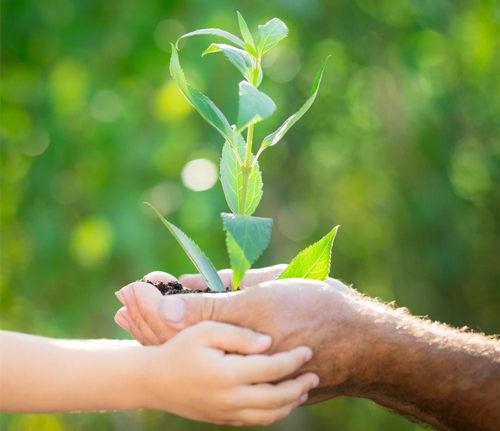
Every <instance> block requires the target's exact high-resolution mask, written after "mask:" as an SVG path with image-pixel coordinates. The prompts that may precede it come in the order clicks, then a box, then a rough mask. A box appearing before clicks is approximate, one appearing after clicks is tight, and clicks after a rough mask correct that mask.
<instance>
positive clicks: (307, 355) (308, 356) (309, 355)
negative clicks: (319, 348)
mask: <svg viewBox="0 0 500 431" xmlns="http://www.w3.org/2000/svg"><path fill="white" fill-rule="evenodd" d="M312 357H313V352H312V350H311V349H309V348H307V350H306V351H305V353H304V359H305V360H306V361H310V360H311V358H312Z"/></svg>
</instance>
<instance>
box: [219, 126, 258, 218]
mask: <svg viewBox="0 0 500 431" xmlns="http://www.w3.org/2000/svg"><path fill="white" fill-rule="evenodd" d="M234 142H235V148H234V147H232V146H231V144H230V143H229V142H227V141H226V142H225V144H224V147H223V148H222V158H221V162H220V181H221V183H222V189H223V190H224V196H225V197H226V202H227V204H228V206H229V208H230V210H231V211H232V212H233V213H235V214H241V215H252V214H253V213H254V212H255V210H256V209H257V206H258V205H259V203H260V200H261V198H262V174H261V172H260V169H259V164H258V163H257V162H255V163H254V164H253V165H252V167H251V171H250V173H249V176H248V186H247V199H246V203H245V207H244V208H242V200H243V199H242V194H243V176H244V172H243V167H242V166H241V165H240V163H239V162H238V159H237V157H236V154H235V150H236V151H238V154H239V157H240V159H241V160H243V158H244V157H245V141H244V140H243V137H242V136H241V134H239V133H238V132H235V137H234Z"/></svg>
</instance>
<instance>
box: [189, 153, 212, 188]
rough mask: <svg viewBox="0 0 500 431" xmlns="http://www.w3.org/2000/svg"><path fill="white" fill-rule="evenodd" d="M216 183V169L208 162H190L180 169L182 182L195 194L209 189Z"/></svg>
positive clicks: (200, 160)
mask: <svg viewBox="0 0 500 431" xmlns="http://www.w3.org/2000/svg"><path fill="white" fill-rule="evenodd" d="M216 181H217V168H216V167H215V164H214V163H213V162H211V161H210V160H207V159H196V160H191V161H190V162H188V163H187V164H186V166H184V169H182V182H183V183H184V185H185V186H186V187H187V188H188V189H191V190H194V191H195V192H201V191H203V190H208V189H211V188H212V187H213V186H214V184H215V182H216Z"/></svg>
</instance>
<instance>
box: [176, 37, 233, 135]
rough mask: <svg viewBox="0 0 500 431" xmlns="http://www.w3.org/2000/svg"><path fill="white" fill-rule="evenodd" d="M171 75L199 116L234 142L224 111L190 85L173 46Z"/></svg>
mask: <svg viewBox="0 0 500 431" xmlns="http://www.w3.org/2000/svg"><path fill="white" fill-rule="evenodd" d="M170 74H171V75H172V78H173V79H174V80H175V82H176V84H177V86H178V87H179V89H180V90H181V92H182V94H184V96H185V97H186V99H187V100H188V101H189V102H190V103H191V104H192V105H193V107H194V108H195V109H196V110H197V111H198V112H199V114H200V115H201V116H202V117H203V118H204V119H205V120H206V121H207V122H208V123H209V124H210V125H211V126H213V127H215V129H217V130H218V131H219V133H220V134H221V135H222V136H223V137H224V138H225V139H226V140H232V138H233V130H232V128H231V126H230V125H229V122H228V121H227V118H226V117H225V115H224V114H223V113H222V111H221V110H220V109H219V108H218V107H217V106H216V105H215V103H214V102H212V101H211V100H210V99H209V98H208V97H207V96H205V95H204V94H203V93H202V92H201V91H199V90H197V89H196V88H194V87H192V86H191V85H189V84H188V82H187V80H186V77H185V75H184V72H183V70H182V68H181V65H180V63H179V53H178V52H177V49H176V48H175V46H174V45H173V44H172V56H171V57H170Z"/></svg>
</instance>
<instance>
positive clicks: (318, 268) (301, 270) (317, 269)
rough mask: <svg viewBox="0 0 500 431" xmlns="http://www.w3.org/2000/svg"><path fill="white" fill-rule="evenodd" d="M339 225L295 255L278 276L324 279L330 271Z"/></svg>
mask: <svg viewBox="0 0 500 431" xmlns="http://www.w3.org/2000/svg"><path fill="white" fill-rule="evenodd" d="M338 228H339V227H338V226H335V227H334V228H333V229H332V230H331V231H330V232H328V234H326V235H325V236H324V237H323V238H321V239H320V240H319V241H318V242H316V243H314V244H312V245H310V246H309V247H307V248H306V249H304V250H302V251H301V252H300V253H299V254H298V255H297V256H295V257H294V258H293V259H292V261H291V262H290V264H289V265H288V267H287V268H286V269H285V270H284V271H283V272H282V273H281V275H280V276H279V277H278V278H311V279H314V280H324V279H325V278H326V277H328V274H329V273H330V260H331V255H332V245H333V240H334V239H335V235H337V230H338Z"/></svg>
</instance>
